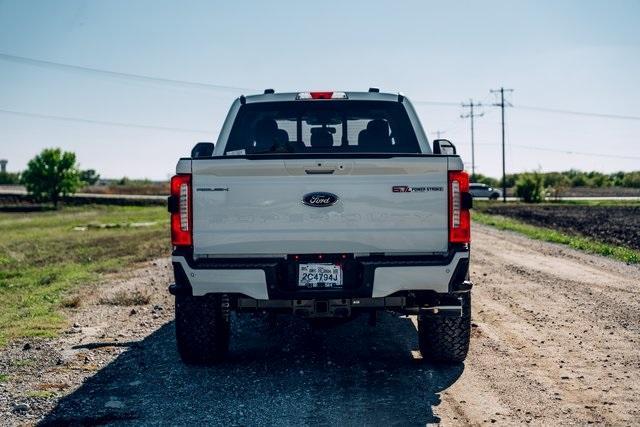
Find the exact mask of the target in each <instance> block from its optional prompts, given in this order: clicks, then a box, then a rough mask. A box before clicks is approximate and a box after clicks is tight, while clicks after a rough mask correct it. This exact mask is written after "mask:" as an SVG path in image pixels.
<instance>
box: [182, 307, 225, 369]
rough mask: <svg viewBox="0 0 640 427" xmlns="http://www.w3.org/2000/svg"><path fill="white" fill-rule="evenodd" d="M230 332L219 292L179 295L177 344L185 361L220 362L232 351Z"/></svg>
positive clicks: (203, 363) (202, 363)
mask: <svg viewBox="0 0 640 427" xmlns="http://www.w3.org/2000/svg"><path fill="white" fill-rule="evenodd" d="M229 334H230V327H229V320H228V319H226V318H225V316H224V315H223V312H222V306H221V299H220V296H219V295H205V296H202V297H194V296H190V295H176V343H177V345H178V353H179V354H180V358H181V359H182V361H183V362H185V363H188V364H196V365H209V364H213V363H216V362H220V361H221V360H223V359H224V357H225V355H226V354H227V351H228V350H229Z"/></svg>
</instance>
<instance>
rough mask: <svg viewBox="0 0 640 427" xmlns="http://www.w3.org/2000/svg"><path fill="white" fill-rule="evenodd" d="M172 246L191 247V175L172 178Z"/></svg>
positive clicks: (170, 204) (170, 202)
mask: <svg viewBox="0 0 640 427" xmlns="http://www.w3.org/2000/svg"><path fill="white" fill-rule="evenodd" d="M169 212H171V244H172V245H174V246H191V245H192V244H193V238H192V226H193V225H192V221H191V218H192V215H191V175H176V176H174V177H173V178H171V197H169Z"/></svg>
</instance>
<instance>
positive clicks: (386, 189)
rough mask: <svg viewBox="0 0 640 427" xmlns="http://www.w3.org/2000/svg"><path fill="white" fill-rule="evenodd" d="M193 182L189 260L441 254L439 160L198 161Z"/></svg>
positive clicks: (443, 220) (443, 164) (442, 165)
mask: <svg viewBox="0 0 640 427" xmlns="http://www.w3.org/2000/svg"><path fill="white" fill-rule="evenodd" d="M192 180H193V181H192V182H193V244H194V254H195V256H209V255H212V256H213V255H216V256H220V255H224V256H234V255H239V256H261V255H264V256H275V255H285V254H307V253H362V254H369V253H387V254H390V253H393V254H411V253H444V252H447V248H448V226H447V218H448V203H447V158H446V157H444V156H443V157H437V156H434V157H396V158H382V159H344V160H343V159H340V160H303V159H294V160H288V159H287V160H282V159H278V160H276V159H273V160H267V159H264V160H248V159H230V158H225V159H198V160H193V162H192ZM314 192H324V193H331V194H333V195H335V196H337V201H336V202H335V203H334V204H333V205H331V206H325V207H316V206H307V205H305V204H304V203H303V198H304V197H305V195H308V194H309V193H314Z"/></svg>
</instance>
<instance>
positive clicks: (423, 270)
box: [172, 247, 471, 300]
mask: <svg viewBox="0 0 640 427" xmlns="http://www.w3.org/2000/svg"><path fill="white" fill-rule="evenodd" d="M172 262H173V268H174V274H175V285H174V286H173V288H172V293H178V292H180V293H187V294H190V295H194V296H202V295H206V294H209V293H229V294H238V295H243V296H246V297H249V298H252V299H256V300H294V299H295V300H305V299H306V300H317V299H325V300H329V299H343V298H356V299H359V298H384V297H388V296H392V295H394V294H402V293H406V292H412V291H413V292H416V291H428V292H434V293H439V294H445V293H453V292H459V291H467V290H469V289H470V287H471V284H470V282H469V281H468V280H469V276H468V271H469V248H468V247H456V248H452V250H451V251H450V252H449V254H447V255H429V256H383V255H375V256H368V257H358V258H353V257H352V258H350V259H348V260H346V261H345V262H344V263H343V272H344V288H342V289H339V290H336V289H319V290H307V289H298V288H297V262H295V261H292V260H289V259H284V258H263V259H251V258H245V259H225V258H217V259H213V258H208V259H198V260H194V259H193V257H192V256H191V254H190V253H189V252H187V251H174V253H173V257H172Z"/></svg>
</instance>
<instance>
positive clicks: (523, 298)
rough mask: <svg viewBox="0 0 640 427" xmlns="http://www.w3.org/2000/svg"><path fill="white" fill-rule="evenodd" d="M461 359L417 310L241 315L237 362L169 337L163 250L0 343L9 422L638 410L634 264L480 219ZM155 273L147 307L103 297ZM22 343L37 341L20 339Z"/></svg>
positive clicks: (342, 420) (558, 418)
mask: <svg viewBox="0 0 640 427" xmlns="http://www.w3.org/2000/svg"><path fill="white" fill-rule="evenodd" d="M474 233H475V234H474V247H473V259H472V278H473V280H474V281H475V284H476V285H475V288H474V297H473V298H474V300H473V323H474V328H473V338H472V344H471V352H470V355H469V357H468V359H467V362H466V363H465V364H464V365H459V366H454V367H438V366H432V365H428V364H426V363H422V361H421V360H420V359H419V353H417V351H416V349H417V340H416V334H415V326H414V325H415V319H411V318H399V317H393V316H391V315H387V316H383V317H382V319H381V320H380V322H379V324H378V326H377V327H375V328H371V327H369V326H368V325H367V322H366V319H357V320H356V321H354V322H351V323H349V324H346V325H343V326H340V327H338V328H335V329H329V330H311V329H310V328H309V327H308V326H307V324H306V323H305V322H303V321H299V320H295V319H289V318H286V319H282V320H281V321H280V323H279V324H278V325H277V327H275V328H274V327H273V326H270V325H269V324H268V323H267V322H265V321H264V320H262V319H258V318H254V317H250V316H247V317H245V316H242V317H240V318H236V319H234V327H233V338H232V349H231V356H230V360H229V361H228V362H226V363H224V364H222V365H219V366H216V367H211V368H196V367H187V366H184V365H183V364H181V363H180V362H179V361H178V356H177V354H176V351H175V349H174V338H173V322H172V316H173V313H172V308H171V300H170V299H169V298H168V296H167V295H166V294H165V293H163V292H162V290H163V289H164V288H165V286H166V284H167V283H168V282H169V280H170V275H169V268H168V261H167V260H161V261H157V262H155V263H150V264H149V265H147V266H145V267H144V268H142V269H140V270H137V271H134V272H132V273H131V274H129V275H128V276H126V277H120V278H117V279H114V280H113V281H112V282H111V283H109V285H108V286H102V287H101V288H100V290H99V291H96V292H90V291H88V290H85V291H83V292H84V294H83V301H84V304H83V305H82V306H81V307H80V308H79V309H77V310H75V311H74V312H70V313H69V316H70V318H71V323H74V322H75V324H76V326H75V327H71V328H70V329H69V330H68V331H67V333H65V334H64V335H63V336H62V337H61V338H59V339H56V340H48V341H29V342H28V343H27V342H26V341H22V342H19V343H15V344H14V345H12V346H10V347H8V348H6V349H5V350H3V351H2V352H0V373H5V374H8V379H7V380H5V382H0V420H2V421H1V422H4V423H7V424H18V423H34V422H36V421H37V420H39V419H44V423H45V424H51V425H54V424H82V423H108V422H110V423H116V424H120V423H121V424H126V423H130V422H133V423H137V424H193V423H196V424H197V423H198V422H199V423H203V422H206V423H208V424H225V425H226V424H241V425H282V424H285V425H291V424H303V425H305V424H314V425H315V424H320V425H338V424H341V425H344V424H346V425H361V424H368V425H373V424H379V425H424V424H425V423H437V422H442V423H443V424H445V425H456V424H490V423H493V422H497V423H498V424H521V423H532V424H538V425H543V424H544V425H549V424H558V423H563V424H564V423H578V424H586V423H591V422H593V423H598V424H615V425H632V424H638V423H640V409H638V408H640V288H639V285H640V283H639V282H640V269H639V268H638V267H637V266H627V265H624V264H622V263H619V262H615V261H611V260H608V259H604V258H601V257H595V256H589V255H585V254H581V253H578V252H575V251H573V250H570V249H567V248H564V247H560V246H555V245H550V244H546V243H542V242H536V241H532V240H528V239H526V238H523V237H520V236H517V235H514V234H511V233H507V232H503V231H497V230H493V229H489V228H486V227H481V226H476V227H475V230H474ZM140 287H148V288H151V289H155V290H157V292H158V294H157V295H156V296H154V298H153V300H152V301H151V303H150V304H149V305H146V306H143V307H135V308H134V309H133V310H134V311H133V312H132V311H131V307H126V308H125V307H117V306H116V307H113V306H105V305H100V304H99V303H98V301H99V298H100V297H101V296H103V295H102V294H104V293H109V292H115V291H117V290H120V289H135V288H140ZM25 344H28V345H25Z"/></svg>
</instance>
